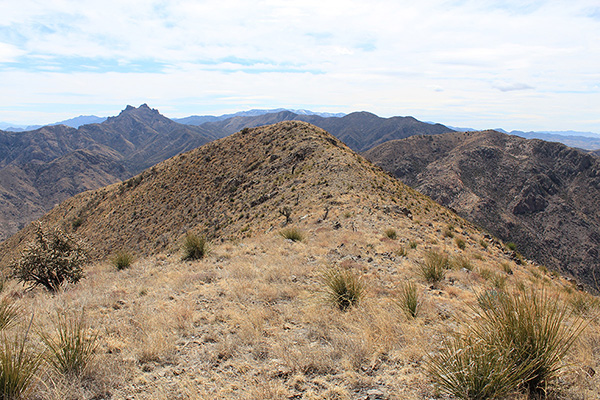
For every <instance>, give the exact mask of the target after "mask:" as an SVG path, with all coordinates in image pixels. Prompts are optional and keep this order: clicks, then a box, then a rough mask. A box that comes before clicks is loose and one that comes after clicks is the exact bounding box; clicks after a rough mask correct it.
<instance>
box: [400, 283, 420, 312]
mask: <svg viewBox="0 0 600 400" xmlns="http://www.w3.org/2000/svg"><path fill="white" fill-rule="evenodd" d="M397 303H398V305H399V306H400V308H401V309H402V311H404V313H405V314H406V315H407V316H408V317H409V318H416V317H417V314H418V312H419V304H420V302H419V292H418V291H417V285H415V284H414V283H413V282H406V283H404V284H403V285H402V286H401V287H400V292H399V293H398V301H397Z"/></svg>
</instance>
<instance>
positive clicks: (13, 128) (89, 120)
mask: <svg viewBox="0 0 600 400" xmlns="http://www.w3.org/2000/svg"><path fill="white" fill-rule="evenodd" d="M104 121H106V117H97V116H95V115H80V116H79V117H75V118H69V119H66V120H64V121H59V122H54V123H51V124H48V125H66V126H70V127H71V128H79V127H80V126H81V125H86V124H99V123H101V122H104ZM48 125H15V124H10V123H7V122H0V129H1V130H3V131H7V132H26V131H33V130H35V129H40V128H41V127H43V126H48Z"/></svg>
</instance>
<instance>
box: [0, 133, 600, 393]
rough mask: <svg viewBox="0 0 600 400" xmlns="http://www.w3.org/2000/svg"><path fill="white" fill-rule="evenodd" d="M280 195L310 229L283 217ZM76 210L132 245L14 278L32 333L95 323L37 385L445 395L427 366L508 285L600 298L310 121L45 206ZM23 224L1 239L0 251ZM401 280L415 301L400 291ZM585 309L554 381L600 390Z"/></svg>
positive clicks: (108, 235)
mask: <svg viewBox="0 0 600 400" xmlns="http://www.w3.org/2000/svg"><path fill="white" fill-rule="evenodd" d="M285 206H288V207H290V208H291V209H292V219H293V221H292V222H291V223H290V224H289V226H288V227H293V228H296V229H298V230H299V231H300V232H301V233H303V235H304V238H303V240H302V241H300V242H294V241H291V240H286V239H284V238H283V237H282V236H281V235H280V232H281V227H282V225H283V222H284V220H285V219H284V218H283V216H282V215H280V214H279V210H280V209H281V208H282V207H285ZM74 218H81V219H82V224H81V226H79V228H78V229H77V230H76V232H75V233H76V235H78V236H80V237H81V238H83V239H84V240H86V241H87V242H88V244H89V245H90V247H91V248H92V249H93V251H94V253H95V255H96V256H99V257H100V258H101V257H102V256H103V255H105V254H107V253H112V252H114V251H115V250H123V249H125V250H135V252H136V253H137V257H136V259H135V261H134V262H133V263H132V264H131V265H130V266H129V267H128V268H125V269H122V270H118V269H117V267H116V266H115V265H114V264H113V263H112V262H111V260H110V258H109V259H106V260H100V261H98V262H94V263H92V264H90V265H85V274H86V277H85V278H84V279H82V281H80V282H79V283H77V284H76V285H66V286H65V287H64V288H63V289H61V290H59V291H58V292H56V293H53V294H51V295H50V294H48V293H47V292H46V291H45V290H42V289H34V290H31V291H26V289H25V288H24V287H23V286H22V285H20V284H18V283H17V282H15V280H13V279H7V280H6V281H5V282H4V289H3V292H4V293H7V294H9V295H10V298H11V299H14V302H15V305H16V306H17V307H18V309H19V310H23V311H22V313H23V314H24V315H35V321H34V323H35V326H36V333H37V331H39V332H54V330H55V329H54V325H53V321H52V319H53V318H54V317H55V316H56V315H57V314H58V315H64V314H65V313H66V314H67V315H71V314H70V313H73V314H75V315H77V316H78V317H79V316H81V318H82V319H84V320H85V322H87V323H89V325H90V331H91V332H94V333H96V334H97V336H95V337H96V338H97V344H98V347H97V351H96V352H95V353H94V358H93V360H92V363H91V365H90V368H89V370H86V372H85V375H83V376H82V377H73V376H71V375H66V376H63V375H59V374H57V373H55V372H53V371H52V369H51V366H50V363H44V365H42V367H41V368H40V370H39V372H38V374H37V376H36V378H37V377H39V379H34V380H33V382H34V383H33V384H32V386H33V387H32V390H31V393H30V395H31V397H32V398H36V399H37V398H39V399H64V398H65V397H66V396H67V394H68V398H69V399H73V400H80V399H81V400H84V399H93V398H96V399H100V398H111V399H140V400H154V399H192V400H200V399H202V400H217V399H218V400H222V399H231V400H234V399H235V400H240V399H252V400H254V399H261V400H262V399H265V400H267V399H306V400H308V399H311V400H330V399H343V400H351V399H352V400H357V399H362V400H365V399H380V400H400V399H402V400H422V399H449V398H450V397H448V396H445V395H440V394H439V391H437V390H436V389H435V388H434V387H433V385H432V384H431V380H430V379H429V377H428V375H427V367H426V365H427V364H426V360H427V358H428V357H429V356H430V355H432V354H435V353H436V352H437V350H438V349H439V348H440V346H441V344H442V343H443V342H444V339H445V338H447V337H449V336H451V335H452V333H453V332H456V331H460V330H461V329H463V327H465V326H466V325H469V324H473V323H474V322H476V321H477V316H476V310H477V307H478V303H479V304H484V302H483V301H482V300H485V299H488V301H494V300H493V298H497V297H498V290H501V289H506V290H507V293H516V292H520V293H522V292H521V291H528V290H529V289H531V290H536V291H538V290H539V291H543V292H544V293H548V294H550V295H552V296H556V298H557V299H560V304H564V305H565V306H567V307H571V306H570V304H572V303H571V302H575V301H576V300H577V301H579V302H580V304H581V303H582V302H583V304H584V306H587V305H589V307H590V308H589V309H585V310H583V311H581V312H582V313H585V312H586V311H589V313H590V315H595V313H596V311H595V310H597V308H593V307H596V306H595V304H596V303H595V301H596V299H595V298H592V297H591V296H588V295H587V294H584V293H580V292H579V291H577V290H575V289H574V288H573V286H572V284H570V283H569V282H567V281H566V280H564V279H562V278H560V277H557V276H553V275H550V274H548V273H547V271H542V270H540V269H539V268H537V267H536V266H534V265H530V264H527V265H517V264H515V263H514V262H513V261H512V260H511V259H510V257H511V255H510V254H508V252H505V251H503V249H502V246H501V245H500V243H498V242H497V241H496V240H494V239H492V238H489V237H485V236H484V234H483V233H482V232H480V231H479V230H477V229H475V228H474V227H473V226H472V225H471V224H469V223H468V222H466V221H464V220H463V219H461V218H460V217H458V216H457V215H455V214H454V213H452V212H450V211H449V210H447V209H445V208H443V207H441V206H439V205H438V204H436V203H435V202H433V201H432V200H431V199H429V198H428V197H426V196H424V195H422V194H419V193H417V192H415V191H414V190H412V189H410V188H409V187H407V186H405V185H404V184H402V183H401V182H400V181H398V180H397V179H394V178H393V177H391V176H389V175H388V174H387V173H385V172H384V171H383V170H381V169H380V168H378V167H375V166H374V165H373V164H371V163H370V162H368V161H366V160H365V159H364V158H362V157H361V156H360V155H358V154H356V153H354V152H352V151H351V150H350V149H348V147H346V146H345V145H343V144H342V143H341V142H340V141H338V140H337V139H335V138H334V137H333V136H331V135H329V134H328V133H326V132H325V131H323V130H321V129H319V128H316V127H314V126H311V125H309V124H306V123H303V122H284V123H279V124H276V125H273V126H267V127H261V128H256V129H249V130H245V131H242V132H239V133H236V134H234V135H232V136H229V137H227V138H225V139H222V140H219V141H216V142H211V143H209V144H206V145H204V146H202V147H200V148H198V149H195V150H192V151H190V152H188V153H185V154H182V155H179V156H176V157H174V158H171V159H169V160H167V161H164V162H162V163H160V164H158V165H156V166H155V167H153V168H151V169H149V170H146V171H144V172H143V173H142V174H140V175H138V176H136V177H135V178H132V179H130V180H129V181H127V182H124V183H119V184H113V185H111V186H109V187H106V188H102V189H98V190H95V191H90V192H85V193H82V194H79V195H77V196H75V197H73V198H71V199H69V200H67V201H65V202H63V203H62V204H61V205H59V206H57V207H56V208H54V209H53V210H52V211H51V212H50V213H49V214H48V215H46V216H45V217H44V218H43V219H42V220H43V221H44V222H45V224H47V225H59V226H60V225H62V226H64V227H65V228H66V229H68V230H72V229H73V224H72V221H73V219H74ZM190 229H191V230H194V231H196V232H206V233H208V234H209V236H210V246H209V247H210V251H209V253H208V255H206V256H205V257H204V258H203V259H201V260H195V261H182V260H181V253H180V251H179V240H180V238H181V236H182V235H183V234H184V233H185V232H187V231H188V230H190ZM30 231H31V228H26V229H25V230H24V231H21V232H20V233H19V234H17V235H16V236H14V237H12V238H11V239H9V240H8V241H7V242H5V243H3V244H0V256H2V257H3V260H1V261H0V262H1V264H0V265H2V266H4V265H5V262H6V261H5V260H7V259H9V258H10V257H9V254H8V253H9V252H13V254H14V250H16V249H18V247H19V246H21V245H22V244H23V243H25V242H27V241H28V240H29V239H30V237H31V236H30ZM449 233H450V234H449ZM162 250H166V251H162ZM151 253H156V254H151ZM431 254H439V255H445V256H447V257H448V258H447V259H446V261H447V267H448V268H447V269H443V270H442V272H443V276H442V277H440V279H439V281H437V282H435V283H432V282H431V281H429V280H428V279H426V277H425V276H424V274H423V273H422V272H421V271H422V267H423V266H424V265H425V264H426V260H429V259H431V258H430V255H431ZM438 260H441V261H442V262H443V257H439V258H438ZM439 267H440V268H444V266H443V265H440V266H439ZM334 269H338V270H340V271H345V272H346V273H350V274H352V276H355V277H357V279H359V282H360V285H361V286H362V287H363V288H364V292H363V293H364V296H363V297H361V298H360V301H359V302H358V304H355V306H354V307H352V308H350V309H348V310H346V311H341V310H340V309H339V306H338V307H336V304H334V303H333V301H331V300H330V301H327V296H326V295H325V288H326V285H325V283H324V276H327V275H326V274H327V272H331V271H334ZM407 282H410V284H411V285H412V286H411V287H413V288H414V289H415V293H416V294H417V296H418V299H419V302H418V305H417V306H416V307H417V308H416V310H417V311H418V312H417V315H416V318H414V317H413V316H409V315H408V314H405V311H404V310H403V309H402V308H401V304H406V302H404V303H403V301H402V294H401V293H402V288H406V287H408V286H405V285H406V284H407ZM487 304H491V303H487ZM83 309H85V313H83V312H82V311H81V310H83ZM569 309H570V308H569ZM589 318H590V319H589V322H590V325H589V331H588V332H586V333H585V337H584V338H583V340H582V341H581V344H579V343H577V345H576V346H575V348H574V351H572V352H570V353H569V355H568V358H567V359H565V362H568V365H569V366H573V368H568V369H566V370H564V371H561V373H560V380H557V381H558V382H557V383H556V385H552V387H551V388H550V389H551V391H552V392H553V396H554V393H556V392H558V394H557V395H556V396H554V398H561V399H569V400H576V399H583V398H586V399H592V398H594V396H595V395H596V393H598V388H599V387H600V381H599V378H598V374H596V376H594V377H591V376H590V374H591V373H593V371H597V370H598V369H599V368H600V367H599V365H600V358H599V357H598V355H599V354H600V339H599V335H600V334H599V333H598V332H600V331H598V329H597V327H598V323H597V321H595V320H593V319H592V317H589ZM28 322H29V319H25V318H21V319H20V321H18V322H17V323H15V324H14V325H13V326H10V327H8V328H5V329H6V330H5V333H6V334H7V335H9V336H8V337H13V336H12V335H15V334H18V333H22V332H23V331H25V330H26V329H27V327H26V324H27V323H28ZM568 322H569V323H572V320H571V319H569V321H568ZM571 326H572V325H571ZM32 342H33V340H32ZM34 344H35V343H34ZM38 348H39V347H35V349H36V350H37V349H38ZM503 354H505V353H503ZM588 371H592V372H588ZM509 389H511V388H509ZM512 389H513V390H515V388H512ZM513 398H514V399H521V398H524V396H519V395H518V394H516V395H515V396H514V397H513Z"/></svg>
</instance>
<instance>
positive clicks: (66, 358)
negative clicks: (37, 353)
mask: <svg viewBox="0 0 600 400" xmlns="http://www.w3.org/2000/svg"><path fill="white" fill-rule="evenodd" d="M54 327H55V332H54V334H48V333H43V332H42V333H40V338H41V339H42V342H43V343H44V345H45V346H46V349H47V352H46V356H45V359H46V361H47V362H48V364H50V365H51V366H52V367H53V368H54V369H55V370H56V371H58V372H59V373H61V374H63V375H67V376H79V375H81V374H82V373H83V372H84V371H85V369H86V367H87V366H88V365H89V363H90V361H91V359H92V357H93V356H94V351H95V350H96V347H97V335H96V334H90V333H89V332H88V330H89V326H88V324H87V323H86V321H85V314H84V313H83V312H82V313H81V315H79V316H75V315H71V314H64V313H57V315H56V319H55V321H54Z"/></svg>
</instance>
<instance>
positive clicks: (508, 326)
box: [473, 290, 584, 397]
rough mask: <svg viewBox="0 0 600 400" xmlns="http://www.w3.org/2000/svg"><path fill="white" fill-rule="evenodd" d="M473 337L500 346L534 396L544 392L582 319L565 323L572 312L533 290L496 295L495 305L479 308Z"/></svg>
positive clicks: (579, 329)
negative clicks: (508, 352)
mask: <svg viewBox="0 0 600 400" xmlns="http://www.w3.org/2000/svg"><path fill="white" fill-rule="evenodd" d="M479 316H480V317H481V320H480V323H478V324H476V325H475V327H474V328H473V332H474V334H475V337H478V338H480V339H481V340H483V341H485V342H486V343H489V344H490V345H491V344H494V345H495V346H496V347H498V350H497V351H499V352H500V351H501V349H510V350H511V351H510V360H511V362H512V364H513V365H514V368H515V369H517V370H522V371H524V372H523V373H522V374H523V376H522V381H523V384H522V387H523V388H524V389H525V390H526V391H527V392H529V394H530V395H531V396H532V397H533V396H538V395H541V394H544V393H545V392H546V388H547V387H548V384H550V383H551V382H552V381H553V380H555V379H556V378H557V377H558V374H559V372H560V370H561V369H562V367H563V365H562V359H563V357H564V356H565V355H566V353H567V352H568V351H569V349H570V348H571V346H572V345H573V343H574V342H575V340H576V339H577V337H578V336H579V334H580V333H581V331H582V330H583V327H584V325H583V320H581V319H579V320H577V321H576V322H575V323H570V324H566V322H567V319H568V318H569V317H570V316H571V313H569V312H568V311H567V308H566V306H564V305H560V304H559V303H558V301H557V299H556V298H552V297H550V296H548V295H547V294H546V293H545V292H540V293H538V292H536V291H534V290H529V291H524V292H518V291H515V292H512V293H510V294H506V295H502V296H498V298H497V301H496V302H495V306H494V307H485V308H481V310H480V312H479Z"/></svg>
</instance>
